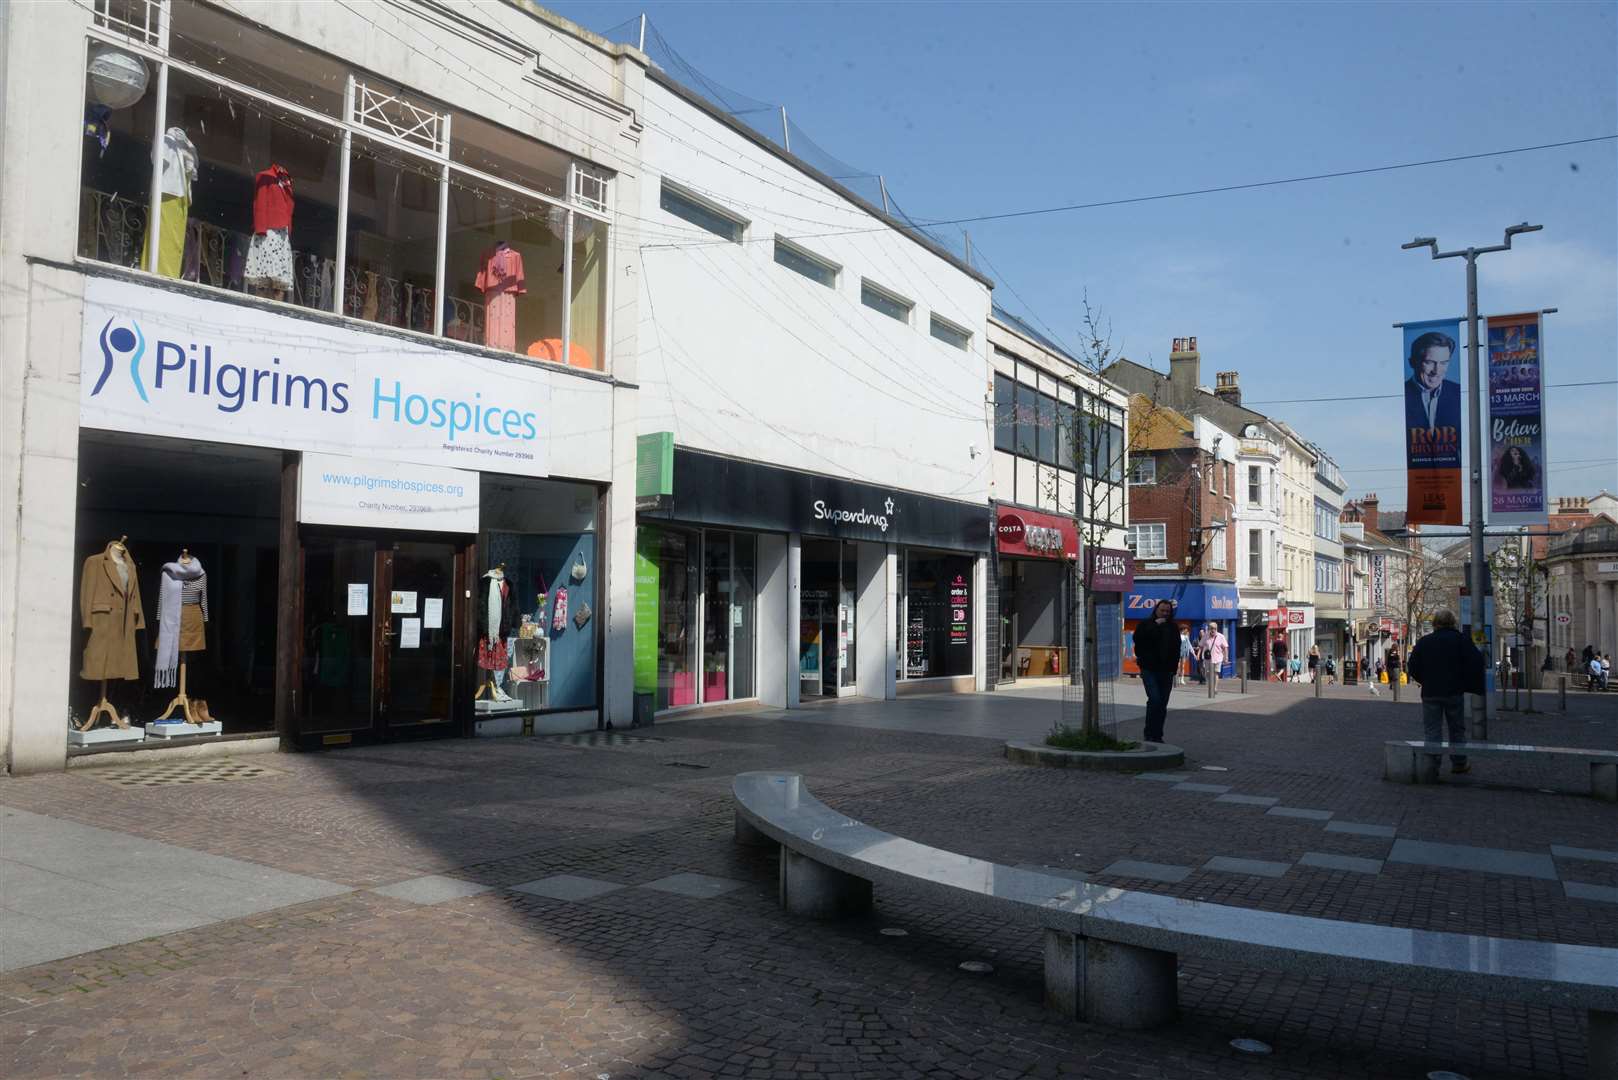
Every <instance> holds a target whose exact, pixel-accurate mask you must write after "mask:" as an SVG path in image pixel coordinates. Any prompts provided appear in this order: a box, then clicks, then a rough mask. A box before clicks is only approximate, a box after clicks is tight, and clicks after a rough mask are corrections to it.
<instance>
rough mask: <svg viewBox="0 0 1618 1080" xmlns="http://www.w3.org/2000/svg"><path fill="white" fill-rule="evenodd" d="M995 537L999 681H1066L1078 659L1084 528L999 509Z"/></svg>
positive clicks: (1057, 519) (1046, 516) (1035, 514)
mask: <svg viewBox="0 0 1618 1080" xmlns="http://www.w3.org/2000/svg"><path fill="white" fill-rule="evenodd" d="M994 535H995V556H996V583H997V586H998V589H997V593H996V600H997V615H998V618H997V620H996V624H997V629H998V631H999V632H998V635H997V637H998V641H997V645H998V651H997V662H998V668H997V672H998V677H997V682H999V683H1011V682H1017V681H1019V680H1028V679H1050V680H1052V681H1056V682H1060V681H1061V680H1062V678H1063V677H1064V676H1066V675H1068V674H1069V671H1070V666H1069V665H1070V663H1071V661H1072V660H1074V659H1076V657H1073V656H1072V655H1071V650H1072V647H1073V641H1074V640H1075V639H1074V638H1073V635H1072V633H1071V631H1072V629H1073V627H1072V626H1070V623H1071V621H1072V617H1073V616H1072V613H1073V612H1075V611H1076V610H1077V607H1078V604H1077V601H1078V592H1077V581H1076V575H1075V573H1074V568H1075V566H1076V565H1077V560H1078V557H1079V535H1078V530H1077V529H1075V528H1074V525H1073V522H1072V521H1071V520H1070V519H1068V518H1063V517H1058V516H1056V515H1054V514H1043V513H1039V512H1038V511H1035V510H1024V509H1021V508H1019V507H1014V506H1005V505H997V506H996V507H995V510H994Z"/></svg>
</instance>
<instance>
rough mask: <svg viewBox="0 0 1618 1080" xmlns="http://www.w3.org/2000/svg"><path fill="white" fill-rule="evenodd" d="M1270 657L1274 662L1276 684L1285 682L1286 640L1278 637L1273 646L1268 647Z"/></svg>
mask: <svg viewBox="0 0 1618 1080" xmlns="http://www.w3.org/2000/svg"><path fill="white" fill-rule="evenodd" d="M1270 656H1271V657H1272V658H1273V660H1274V664H1273V665H1272V666H1273V667H1274V669H1275V678H1276V681H1278V682H1286V681H1287V639H1286V638H1284V637H1278V638H1276V639H1275V644H1274V645H1271V646H1270Z"/></svg>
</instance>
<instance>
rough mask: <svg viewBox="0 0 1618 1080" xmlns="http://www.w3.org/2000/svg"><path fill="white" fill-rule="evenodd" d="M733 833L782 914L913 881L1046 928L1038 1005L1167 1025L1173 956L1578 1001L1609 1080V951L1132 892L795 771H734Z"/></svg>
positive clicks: (826, 911) (865, 900)
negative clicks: (987, 851) (947, 837)
mask: <svg viewBox="0 0 1618 1080" xmlns="http://www.w3.org/2000/svg"><path fill="white" fill-rule="evenodd" d="M732 791H733V794H734V796H735V801H736V839H737V841H738V842H740V843H744V844H754V845H767V844H772V843H773V844H777V845H779V847H780V863H779V871H778V872H779V895H780V901H781V905H782V907H784V908H786V910H787V911H788V912H789V913H791V914H793V915H800V916H806V917H810V918H836V917H839V916H844V915H853V914H858V913H860V912H863V911H867V910H869V908H870V906H871V890H872V886H873V885H891V886H898V887H901V888H905V889H910V890H921V891H923V892H925V893H929V894H931V895H933V896H935V897H936V898H938V899H941V900H949V901H954V902H957V903H961V904H963V905H965V906H967V907H970V908H972V909H974V910H977V911H981V912H983V913H984V914H988V915H993V916H994V917H995V918H997V919H999V920H1001V921H1003V922H1005V923H1009V924H1013V925H1023V926H1028V927H1030V928H1032V929H1041V930H1043V931H1044V935H1045V941H1044V945H1045V953H1044V955H1045V1004H1046V1006H1047V1007H1048V1008H1051V1009H1054V1010H1057V1011H1059V1012H1060V1013H1062V1014H1063V1015H1064V1016H1066V1017H1069V1018H1078V1019H1082V1020H1087V1021H1091V1022H1094V1023H1098V1024H1104V1025H1109V1026H1113V1027H1122V1028H1147V1027H1153V1026H1156V1025H1158V1024H1163V1023H1167V1022H1168V1021H1170V1020H1172V1019H1173V1018H1174V1016H1175V1013H1176V1010H1177V1007H1178V985H1179V984H1178V978H1177V970H1178V966H1179V957H1180V956H1194V957H1198V958H1200V959H1205V960H1210V961H1213V962H1215V963H1218V962H1236V963H1240V964H1247V965H1252V966H1255V967H1262V968H1267V969H1269V970H1272V971H1284V972H1289V973H1292V974H1298V975H1330V976H1336V977H1342V978H1350V979H1358V980H1361V981H1364V982H1375V983H1383V984H1390V985H1396V986H1399V987H1401V988H1404V989H1419V990H1431V991H1434V992H1439V993H1444V994H1451V995H1465V996H1469V997H1477V998H1489V999H1504V1000H1509V1001H1515V1002H1525V1003H1532V1004H1540V1005H1550V1006H1557V1007H1561V1008H1568V1009H1582V1010H1584V1011H1586V1012H1587V1013H1588V1014H1589V1022H1590V1032H1589V1059H1590V1075H1591V1077H1593V1078H1600V1080H1618V949H1606V948H1597V947H1594V946H1587V945H1559V944H1555V943H1551V942H1540V941H1520V940H1514V939H1507V938H1488V937H1476V936H1472V935H1467V934H1451V933H1441V932H1436V931H1429V930H1406V929H1400V928H1397V927H1391V926H1374V925H1368V924H1365V923H1351V922H1339V921H1336V920H1332V919H1319V918H1314V917H1311V916H1304V915H1286V914H1281V913H1277V912H1270V911H1254V910H1250V909H1246V908H1237V907H1229V906H1226V905H1222V904H1209V903H1203V902H1201V901H1194V900H1181V899H1178V898H1176V897H1172V896H1163V895H1159V894H1156V893H1147V892H1133V891H1130V890H1128V889H1119V888H1111V887H1108V886H1103V885H1094V884H1090V883H1088V882H1082V881H1074V880H1073V879H1071V878H1064V877H1055V876H1053V875H1049V874H1043V873H1039V872H1037V871H1032V870H1020V869H1017V868H1014V867H1009V866H1001V865H999V864H997V863H992V862H987V861H985V860H983V859H975V858H970V857H968V856H965V855H958V854H955V853H954V852H949V851H943V850H940V849H938V848H933V847H928V846H927V845H925V844H919V843H916V842H915V841H913V840H906V839H904V838H903V837H898V836H893V835H892V834H890V833H885V832H882V831H881V830H880V829H876V828H873V827H871V826H870V825H866V824H864V823H862V822H859V821H856V820H854V819H853V818H850V817H848V816H847V815H845V814H840V813H838V812H837V811H835V810H833V809H832V808H831V807H829V806H826V805H825V804H824V803H822V802H821V801H820V800H819V799H817V798H815V797H814V795H812V794H811V793H810V792H809V789H808V787H807V786H806V785H805V784H804V782H803V777H802V776H800V775H798V774H796V773H765V772H754V773H742V774H740V775H739V776H737V777H736V779H735V781H734V783H733V785H732Z"/></svg>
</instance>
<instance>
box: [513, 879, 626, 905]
mask: <svg viewBox="0 0 1618 1080" xmlns="http://www.w3.org/2000/svg"><path fill="white" fill-rule="evenodd" d="M511 888H513V889H515V890H516V891H517V892H525V893H532V894H533V895H534V896H548V897H550V898H551V899H552V900H574V901H578V900H593V899H595V898H596V897H598V896H605V895H606V894H607V893H610V892H617V891H618V890H619V889H622V888H624V886H622V885H620V884H618V883H617V882H616V881H600V880H598V879H596V878H587V877H579V876H577V875H576V874H555V875H552V876H551V877H543V878H537V879H535V880H534V881H525V882H523V883H522V884H521V885H513V886H511Z"/></svg>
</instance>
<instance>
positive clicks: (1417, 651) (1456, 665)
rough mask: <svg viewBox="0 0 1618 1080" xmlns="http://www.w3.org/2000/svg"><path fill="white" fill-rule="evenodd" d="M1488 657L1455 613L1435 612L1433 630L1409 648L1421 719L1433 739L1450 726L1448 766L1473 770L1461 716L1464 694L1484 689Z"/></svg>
mask: <svg viewBox="0 0 1618 1080" xmlns="http://www.w3.org/2000/svg"><path fill="white" fill-rule="evenodd" d="M1487 666H1488V661H1487V660H1485V659H1484V657H1483V654H1482V653H1480V652H1478V650H1477V646H1475V645H1473V644H1472V643H1471V642H1470V641H1468V640H1467V639H1466V635H1464V634H1462V633H1461V631H1460V630H1459V629H1458V624H1457V623H1456V620H1455V613H1454V612H1453V611H1450V610H1449V609H1447V608H1439V609H1438V610H1437V611H1435V612H1433V632H1432V633H1430V634H1428V635H1427V636H1426V637H1424V638H1422V639H1421V640H1420V641H1418V642H1416V647H1415V648H1413V649H1411V650H1410V663H1409V666H1408V670H1409V672H1410V677H1411V678H1412V679H1415V680H1416V681H1417V682H1419V683H1420V684H1421V722H1422V726H1423V728H1425V734H1426V739H1427V741H1428V742H1430V743H1437V742H1441V741H1442V740H1443V737H1444V728H1445V726H1446V725H1447V726H1448V728H1449V745H1450V756H1449V770H1450V772H1452V773H1464V772H1470V771H1471V768H1472V767H1471V766H1470V765H1468V764H1467V762H1466V754H1465V753H1464V752H1463V753H1460V754H1457V753H1455V751H1456V750H1457V749H1461V750H1463V751H1464V748H1465V746H1466V722H1465V720H1464V719H1463V718H1462V716H1461V695H1463V694H1481V693H1483V691H1484V682H1483V672H1484V670H1485V669H1486V668H1487Z"/></svg>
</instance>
